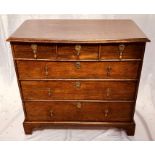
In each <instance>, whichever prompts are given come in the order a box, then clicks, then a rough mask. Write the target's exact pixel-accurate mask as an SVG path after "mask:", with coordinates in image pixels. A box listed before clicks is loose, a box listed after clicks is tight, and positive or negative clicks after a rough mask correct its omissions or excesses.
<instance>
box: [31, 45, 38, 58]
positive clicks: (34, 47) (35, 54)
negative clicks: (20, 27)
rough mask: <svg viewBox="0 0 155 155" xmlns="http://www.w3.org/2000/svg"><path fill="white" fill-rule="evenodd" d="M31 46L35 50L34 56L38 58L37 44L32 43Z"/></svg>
mask: <svg viewBox="0 0 155 155" xmlns="http://www.w3.org/2000/svg"><path fill="white" fill-rule="evenodd" d="M31 48H32V51H33V56H34V58H35V59H36V58H37V44H32V45H31Z"/></svg>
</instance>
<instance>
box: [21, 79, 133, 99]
mask: <svg viewBox="0 0 155 155" xmlns="http://www.w3.org/2000/svg"><path fill="white" fill-rule="evenodd" d="M21 86H22V91H23V97H24V100H134V99H135V92H136V82H133V81H132V82H131V81H128V82H123V81H122V82H118V81H117V82H116V81H113V82H109V81H74V80H69V81H58V80H55V81H21Z"/></svg>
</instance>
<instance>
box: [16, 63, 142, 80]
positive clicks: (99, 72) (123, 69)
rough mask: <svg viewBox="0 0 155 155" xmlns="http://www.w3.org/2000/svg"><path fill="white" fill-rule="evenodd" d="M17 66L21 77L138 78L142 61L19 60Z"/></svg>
mask: <svg viewBox="0 0 155 155" xmlns="http://www.w3.org/2000/svg"><path fill="white" fill-rule="evenodd" d="M17 66H18V72H19V78H20V79H57V78H59V79H72V78H73V79H78V78H83V79H136V78H138V73H139V72H138V69H139V66H140V62H139V61H129V62H41V61H38V62H35V61H17Z"/></svg>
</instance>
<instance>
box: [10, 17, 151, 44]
mask: <svg viewBox="0 0 155 155" xmlns="http://www.w3.org/2000/svg"><path fill="white" fill-rule="evenodd" d="M8 41H10V42H43V43H117V42H147V41H149V39H148V38H147V37H146V36H145V34H144V33H143V32H142V31H141V30H140V29H139V28H138V26H137V25H136V24H135V23H134V22H133V21H132V20H45V19H44V20H27V21H25V22H24V23H23V24H22V25H21V26H20V27H19V28H18V29H17V31H15V33H13V34H12V35H11V36H10V37H9V38H8Z"/></svg>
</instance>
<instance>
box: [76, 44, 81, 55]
mask: <svg viewBox="0 0 155 155" xmlns="http://www.w3.org/2000/svg"><path fill="white" fill-rule="evenodd" d="M75 50H76V52H77V53H76V55H77V56H79V55H80V51H81V45H75Z"/></svg>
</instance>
